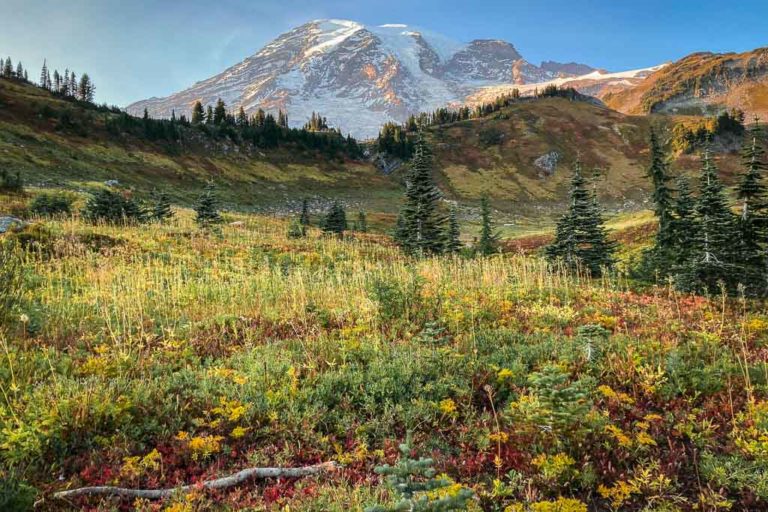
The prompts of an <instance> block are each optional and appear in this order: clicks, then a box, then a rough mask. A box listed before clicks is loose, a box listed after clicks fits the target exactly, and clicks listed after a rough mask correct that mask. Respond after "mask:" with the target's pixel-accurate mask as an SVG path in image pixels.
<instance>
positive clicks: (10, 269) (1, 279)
mask: <svg viewBox="0 0 768 512" xmlns="http://www.w3.org/2000/svg"><path fill="white" fill-rule="evenodd" d="M22 282H23V281H22V268H21V258H20V257H19V252H18V246H17V245H16V244H15V243H8V242H6V243H0V330H2V329H3V327H5V326H7V325H8V324H9V323H10V321H11V319H12V316H13V313H14V309H15V308H14V306H16V305H17V304H18V302H19V300H20V298H21V289H22Z"/></svg>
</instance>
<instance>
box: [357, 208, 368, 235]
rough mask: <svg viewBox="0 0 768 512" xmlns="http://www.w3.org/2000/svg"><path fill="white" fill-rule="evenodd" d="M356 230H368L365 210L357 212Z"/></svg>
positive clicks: (364, 231) (363, 231)
mask: <svg viewBox="0 0 768 512" xmlns="http://www.w3.org/2000/svg"><path fill="white" fill-rule="evenodd" d="M357 231H359V232H361V233H367V232H368V218H367V217H366V215H365V210H360V211H359V212H357Z"/></svg>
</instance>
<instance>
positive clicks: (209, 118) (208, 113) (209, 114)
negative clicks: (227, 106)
mask: <svg viewBox="0 0 768 512" xmlns="http://www.w3.org/2000/svg"><path fill="white" fill-rule="evenodd" d="M205 124H213V107H212V106H210V105H208V106H207V107H206V110H205Z"/></svg>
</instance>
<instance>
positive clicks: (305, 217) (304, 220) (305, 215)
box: [299, 197, 310, 226]
mask: <svg viewBox="0 0 768 512" xmlns="http://www.w3.org/2000/svg"><path fill="white" fill-rule="evenodd" d="M299 223H300V224H301V225H302V226H309V225H310V220H309V199H307V198H306V197H305V198H304V199H302V200H301V215H300V216H299Z"/></svg>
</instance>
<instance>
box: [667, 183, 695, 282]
mask: <svg viewBox="0 0 768 512" xmlns="http://www.w3.org/2000/svg"><path fill="white" fill-rule="evenodd" d="M675 187H676V188H677V197H676V198H675V204H674V214H675V216H674V218H673V220H672V239H673V255H674V256H673V267H676V268H680V267H684V266H686V265H687V264H688V263H689V262H690V261H691V254H692V252H693V244H694V239H695V237H696V230H697V224H696V201H695V199H694V197H693V194H691V186H690V184H689V183H688V178H686V177H685V176H684V175H680V176H678V178H677V180H676V182H675Z"/></svg>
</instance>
